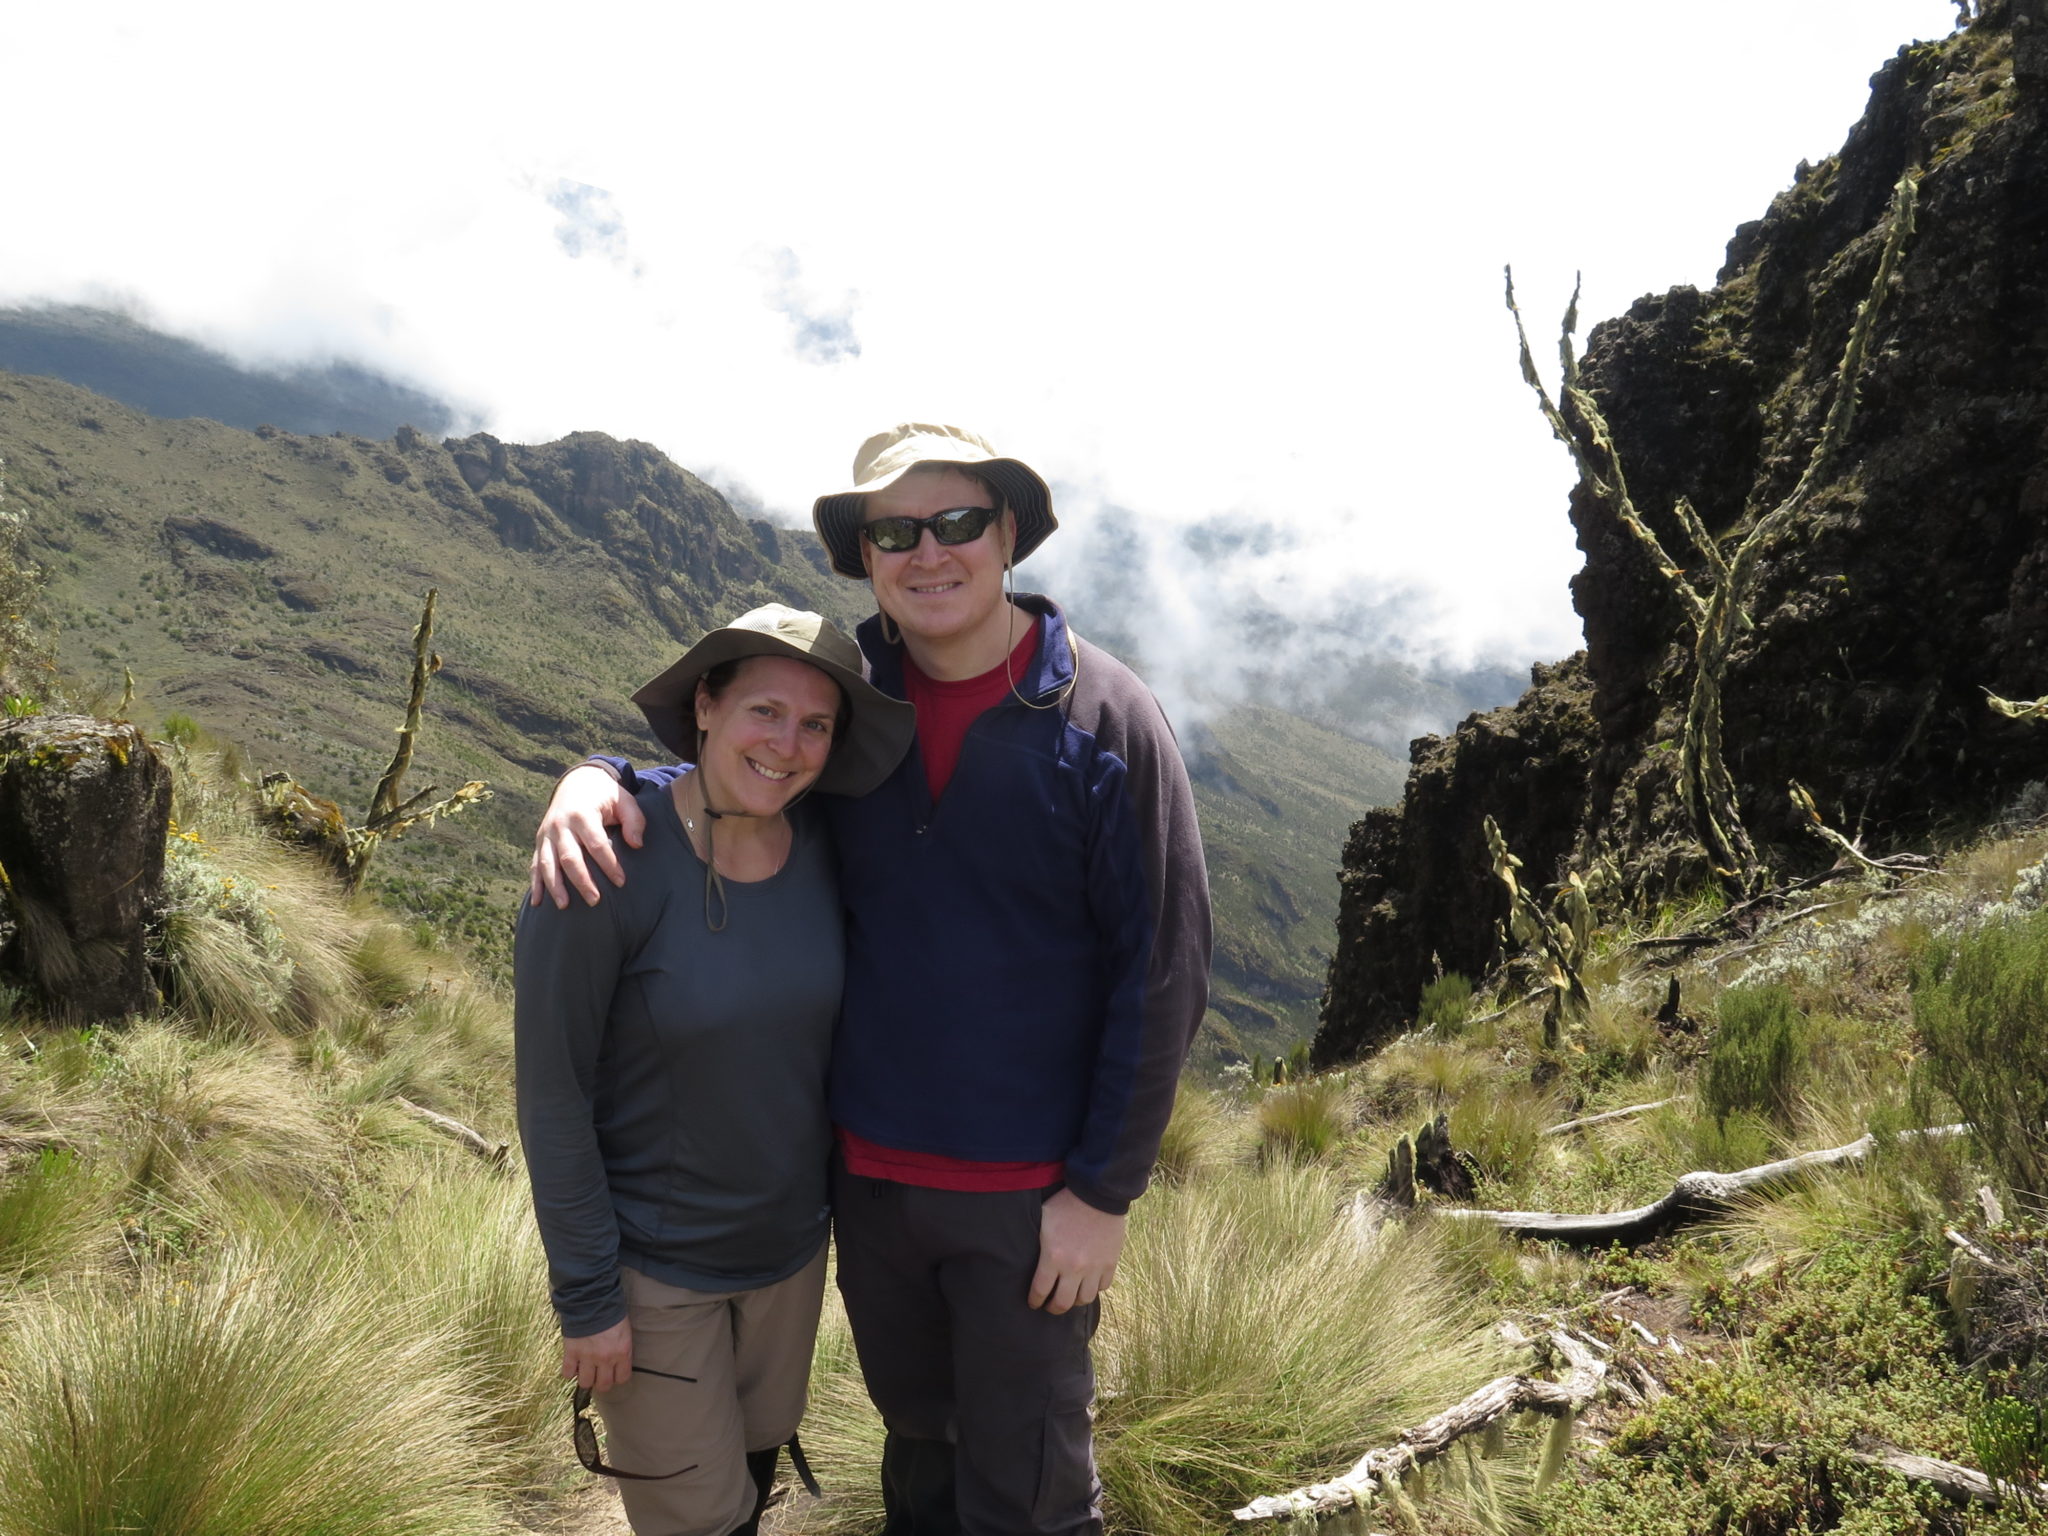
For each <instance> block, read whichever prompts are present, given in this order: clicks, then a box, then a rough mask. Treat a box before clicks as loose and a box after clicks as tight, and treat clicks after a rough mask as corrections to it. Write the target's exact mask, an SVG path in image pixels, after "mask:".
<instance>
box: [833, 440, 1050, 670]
mask: <svg viewBox="0 0 2048 1536" xmlns="http://www.w3.org/2000/svg"><path fill="white" fill-rule="evenodd" d="M995 502H996V498H995V497H994V496H993V495H992V494H991V493H990V491H989V490H988V488H987V487H986V486H984V485H982V484H981V483H980V482H978V481H975V480H972V479H970V478H969V477H968V476H966V475H963V474H962V473H961V472H960V471H959V470H957V469H952V468H947V467H944V466H937V467H933V468H930V469H916V470H912V471H911V472H910V473H909V474H907V475H905V476H903V478H902V479H900V480H898V481H897V482H896V483H895V484H894V485H892V486H890V487H889V488H888V489H886V490H881V491H873V492H870V493H869V494H868V497H867V504H866V506H864V507H863V508H862V510H861V517H862V521H863V522H870V523H871V522H873V521H875V520H876V519H877V518H882V517H931V516H933V515H934V514H936V513H940V512H949V511H951V510H952V509H953V508H955V507H991V506H994V505H995ZM1014 536H1015V533H1014V525H1013V523H1012V520H1011V516H1010V514H1009V513H1007V512H1006V513H1004V514H1003V517H1002V520H1001V521H1000V522H999V523H991V524H990V525H989V527H988V529H987V530H986V531H985V532H984V533H983V534H982V535H981V537H980V538H978V539H974V540H971V541H970V542H968V543H966V544H941V543H940V542H939V540H938V536H937V535H936V534H935V533H933V532H932V531H931V530H930V529H926V530H925V531H924V532H923V533H921V534H920V535H919V536H918V541H917V547H916V548H915V549H911V550H906V551H905V552H903V553H902V554H890V553H889V552H888V551H886V550H881V549H877V548H875V546H874V545H873V544H872V543H870V542H869V541H868V540H867V539H866V538H863V539H862V540H861V541H860V547H861V558H862V560H863V561H865V562H866V564H867V568H868V577H869V579H870V581H871V582H872V583H873V585H874V589H875V602H876V603H877V604H878V605H879V606H880V607H881V610H882V611H883V612H884V613H886V614H887V615H888V616H889V617H890V618H892V619H894V620H895V621H896V624H897V626H898V627H899V628H900V629H902V631H903V633H904V634H905V635H908V636H912V637H914V638H916V639H919V640H923V641H927V642H938V643H941V644H943V643H944V642H946V641H949V640H958V639H961V638H963V637H966V636H969V635H972V634H974V633H975V632H976V631H977V630H981V629H984V628H986V627H988V626H989V625H991V624H992V623H994V622H995V616H996V615H997V614H998V613H999V612H1000V611H1001V609H1002V606H1003V552H1004V551H1005V550H1006V549H1008V548H1009V546H1010V541H1011V539H1012V538H1013V537H1014Z"/></svg>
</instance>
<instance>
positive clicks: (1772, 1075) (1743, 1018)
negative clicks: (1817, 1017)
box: [1700, 986, 1807, 1125]
mask: <svg viewBox="0 0 2048 1536" xmlns="http://www.w3.org/2000/svg"><path fill="white" fill-rule="evenodd" d="M1720 1010H1721V1028H1720V1030H1719V1031H1718V1032H1717V1033H1716V1034H1715V1036H1714V1043H1713V1045H1712V1047H1710V1048H1709V1050H1708V1052H1707V1067H1706V1071H1705V1072H1704V1073H1703V1074H1702V1076H1701V1080H1700V1097H1701V1100H1702V1107H1703V1108H1704V1109H1705V1110H1706V1111H1707V1112H1708V1113H1709V1114H1711V1115H1712V1116H1713V1117H1714V1118H1715V1119H1716V1120H1719V1121H1725V1120H1727V1119H1728V1117H1729V1116H1730V1115H1733V1114H1736V1113H1749V1114H1758V1115H1763V1116H1765V1117H1767V1118H1769V1119H1770V1120H1772V1121H1773V1122H1775V1123H1777V1124H1779V1125H1786V1124H1789V1122H1790V1121H1791V1118H1792V1111H1793V1108H1794V1106H1795V1105H1796V1103H1797V1102H1798V1095H1799V1083H1800V1079H1801V1078H1802V1076H1803V1075H1804V1072H1805V1068H1806V1058H1807V1031H1806V1019H1805V1016H1804V1015H1803V1014H1801V1013H1800V1011H1799V1009H1798V1008H1797V1006H1796V1005H1795V1004H1794V1003H1793V1001H1792V994H1791V993H1790V992H1788V991H1787V990H1786V989H1785V988H1783V987H1781V986H1761V987H1731V988H1729V989H1728V990H1727V991H1726V992H1723V993H1722V994H1721V997H1720Z"/></svg>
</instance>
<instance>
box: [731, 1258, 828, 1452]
mask: <svg viewBox="0 0 2048 1536" xmlns="http://www.w3.org/2000/svg"><path fill="white" fill-rule="evenodd" d="M824 1304H825V1249H824V1247H823V1245H822V1244H821V1245H820V1246H819V1248H818V1252H817V1256H816V1257H815V1258H813V1259H812V1260H811V1262H810V1263H809V1264H807V1265H805V1266H804V1267H803V1268H802V1269H800V1270H798V1271H797V1272H796V1273H795V1274H793V1275H791V1276H790V1277H789V1278H788V1279H787V1280H780V1281H777V1282H776V1283H775V1284H774V1285H769V1286H763V1287H762V1288H761V1289H760V1290H758V1291H739V1292H736V1293H734V1295H733V1297H732V1332H733V1375H734V1384H735V1387H736V1389H737V1391H738V1395H739V1407H740V1426H741V1427H740V1434H741V1440H742V1443H743V1444H744V1445H745V1447H746V1449H747V1450H749V1451H768V1450H773V1449H774V1448H775V1447H776V1446H778V1445H782V1444H784V1443H785V1442H787V1441H788V1439H789V1437H790V1436H791V1435H794V1434H795V1433H796V1430H797V1425H799V1424H800V1423H802V1422H803V1417H804V1406H805V1403H806V1401H807V1399H808V1396H809V1393H810V1385H811V1351H812V1349H813V1348H814V1347H815V1346H816V1344H817V1342H818V1314H819V1312H820V1311H822V1310H823V1308H824Z"/></svg>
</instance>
